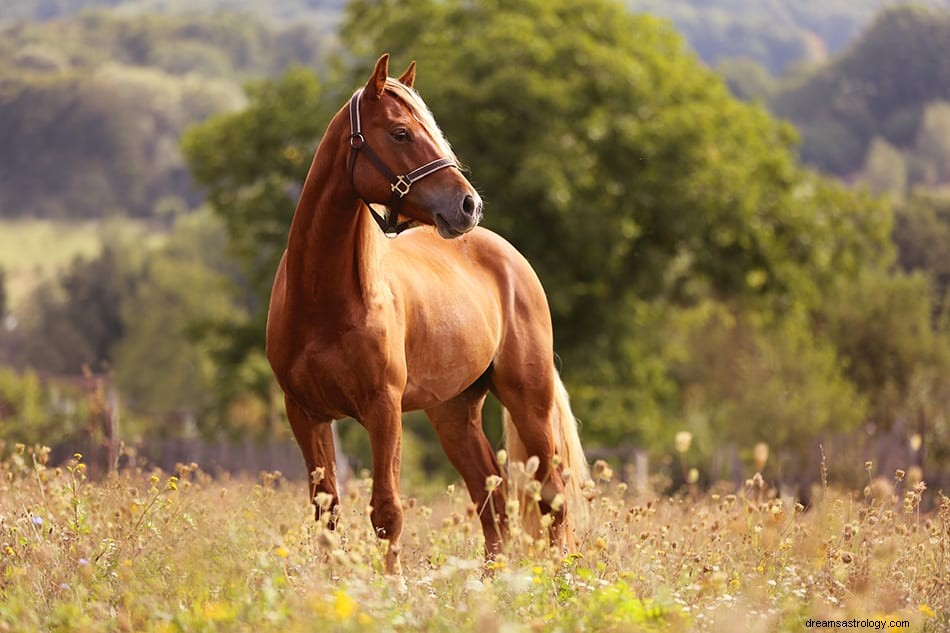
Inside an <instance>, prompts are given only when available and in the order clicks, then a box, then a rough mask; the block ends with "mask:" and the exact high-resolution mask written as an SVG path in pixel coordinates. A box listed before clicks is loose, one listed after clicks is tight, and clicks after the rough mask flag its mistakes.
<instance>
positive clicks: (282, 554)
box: [274, 545, 290, 558]
mask: <svg viewBox="0 0 950 633" xmlns="http://www.w3.org/2000/svg"><path fill="white" fill-rule="evenodd" d="M274 553H275V554H277V555H278V556H279V557H280V558H287V557H288V556H290V552H289V551H287V548H286V547H284V546H283V545H279V546H278V547H277V548H276V549H275V550H274Z"/></svg>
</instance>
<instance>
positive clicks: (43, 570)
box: [0, 447, 950, 633]
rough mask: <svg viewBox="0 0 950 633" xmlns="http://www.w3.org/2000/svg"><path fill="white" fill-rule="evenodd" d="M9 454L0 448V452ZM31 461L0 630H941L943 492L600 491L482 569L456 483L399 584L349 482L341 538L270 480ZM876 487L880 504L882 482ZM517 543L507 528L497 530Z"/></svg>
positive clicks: (2, 570)
mask: <svg viewBox="0 0 950 633" xmlns="http://www.w3.org/2000/svg"><path fill="white" fill-rule="evenodd" d="M7 452H9V451H7ZM45 460H46V454H45V452H44V451H43V450H42V449H33V450H31V449H28V448H23V447H19V448H18V449H17V450H15V451H14V452H13V454H12V455H11V456H9V457H8V458H6V459H5V460H4V461H2V462H0V631H22V630H44V631H46V630H48V631H60V630H61V631H66V630H80V631H115V630H119V631H126V630H127V631H132V630H134V631H219V630H220V631H230V630H237V631H245V630H254V631H266V630H280V631H298V630H299V631H312V630H334V631H349V630H352V631H364V630H372V631H390V630H393V631H420V630H425V631H453V633H458V632H461V631H479V632H484V631H500V630H505V631H521V630H524V631H556V630H560V631H580V630H586V631H629V630H647V631H721V630H743V631H803V630H808V629H807V627H806V625H805V621H806V620H807V619H808V618H822V619H831V618H834V619H850V618H856V619H867V618H877V619H885V620H907V621H909V623H910V626H909V627H906V628H901V629H897V630H915V631H920V630H927V631H937V630H947V627H948V626H950V500H948V499H946V498H944V497H942V496H940V497H935V498H934V500H935V501H936V508H937V509H936V510H934V511H933V512H932V513H929V514H925V513H923V512H921V510H920V509H921V507H922V505H921V500H922V498H923V497H924V496H925V495H929V494H931V493H930V492H929V491H926V489H925V485H924V484H923V483H922V482H918V483H916V484H913V483H912V482H911V483H909V482H907V481H904V480H899V479H896V480H895V481H894V482H893V483H890V482H888V484H881V483H877V484H875V485H874V486H873V487H872V486H869V488H868V490H867V491H865V493H864V494H858V495H848V494H844V493H831V492H826V493H825V495H824V498H823V499H822V500H821V501H820V503H818V504H817V505H816V507H815V508H813V509H812V510H809V511H808V512H803V511H802V510H801V508H800V507H799V508H796V507H793V506H792V505H791V504H790V503H789V502H786V501H782V500H780V499H776V498H773V497H772V495H771V494H770V492H769V491H768V490H767V489H766V488H765V487H764V485H763V484H762V482H761V478H753V479H752V480H750V481H749V482H748V484H747V485H746V487H745V488H744V489H743V490H741V491H738V493H737V494H721V495H717V494H708V495H699V494H698V493H697V494H696V495H687V496H681V497H676V498H665V497H660V496H655V495H649V494H643V495H633V494H632V493H631V492H630V491H628V490H626V489H625V487H624V486H623V485H622V484H613V483H610V482H607V481H604V480H603V479H604V478H606V477H607V476H609V474H610V473H609V469H604V468H600V469H597V468H595V473H599V474H600V475H601V476H602V480H601V481H599V482H598V485H597V488H596V490H592V491H591V492H592V494H591V496H592V500H591V510H592V517H593V526H592V527H591V529H590V530H589V531H588V532H587V533H586V534H585V535H583V537H582V538H581V539H580V552H579V553H577V554H575V555H572V556H568V557H563V556H562V555H561V554H559V553H556V552H551V551H549V550H548V549H547V548H545V547H544V546H543V543H541V544H538V543H535V542H532V541H531V539H529V538H527V537H526V536H524V535H522V536H520V537H519V538H517V539H514V541H515V542H513V543H512V545H511V548H510V550H509V552H508V553H507V555H506V556H504V557H501V558H500V559H498V560H496V561H494V562H493V563H491V564H489V565H486V564H485V563H483V561H482V557H481V551H482V550H481V547H482V546H481V536H480V533H479V530H478V528H477V525H476V521H475V520H474V518H473V516H474V514H473V512H474V510H473V508H470V507H469V503H468V498H467V495H466V494H465V492H464V490H463V489H461V487H460V486H450V487H449V489H448V490H447V491H445V492H444V493H442V494H440V495H438V498H435V499H427V500H425V501H424V502H420V501H417V500H414V499H406V500H405V510H406V530H405V535H404V541H403V566H404V570H405V575H404V577H403V578H402V579H393V578H390V577H386V576H384V575H383V574H382V573H381V571H380V570H381V566H382V555H383V552H384V547H385V545H384V544H383V543H381V542H379V541H378V540H377V539H376V538H375V537H374V536H373V535H372V531H371V527H370V524H369V520H368V510H367V508H366V506H367V503H368V499H369V487H370V482H369V481H368V480H365V479H363V480H359V481H354V482H352V483H351V485H350V486H349V489H348V491H347V493H346V494H345V498H344V500H343V504H344V509H343V513H342V516H341V517H340V526H339V527H338V529H337V530H336V531H335V532H329V531H327V530H326V529H324V527H323V526H322V525H320V524H316V523H314V522H313V521H312V516H313V515H312V513H311V511H310V509H309V507H308V506H307V505H306V504H305V500H304V497H305V495H304V494H303V491H302V486H301V485H298V484H296V483H293V484H288V482H286V481H285V480H283V479H282V478H281V477H280V476H279V474H268V475H262V477H261V478H260V479H259V480H258V481H251V480H228V479H214V480H213V479H211V478H210V477H208V476H207V475H205V474H203V473H202V472H201V471H200V470H197V468H196V467H194V466H189V467H181V468H180V469H179V472H178V473H176V474H175V475H169V474H167V473H162V472H154V473H148V472H142V471H127V472H121V473H119V474H117V475H114V476H112V477H110V478H108V479H106V480H104V481H101V482H94V483H93V482H90V481H87V480H86V477H85V467H84V464H82V462H81V461H80V460H79V459H76V460H73V461H72V462H71V463H70V464H68V465H67V466H65V467H62V468H55V469H54V468H47V467H46V466H45V465H44V462H45ZM895 490H896V491H897V492H896V493H895V492H894V491H895ZM516 532H517V530H516Z"/></svg>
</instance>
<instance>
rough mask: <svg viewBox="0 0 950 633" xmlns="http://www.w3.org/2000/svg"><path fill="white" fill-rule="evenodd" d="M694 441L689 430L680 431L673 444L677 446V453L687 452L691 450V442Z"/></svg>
mask: <svg viewBox="0 0 950 633" xmlns="http://www.w3.org/2000/svg"><path fill="white" fill-rule="evenodd" d="M692 443H693V434H692V433H690V432H689V431H680V432H679V433H677V434H676V437H675V438H674V439H673V444H674V445H675V446H676V452H677V453H680V454H682V453H685V452H686V451H688V450H689V446H690V444H692Z"/></svg>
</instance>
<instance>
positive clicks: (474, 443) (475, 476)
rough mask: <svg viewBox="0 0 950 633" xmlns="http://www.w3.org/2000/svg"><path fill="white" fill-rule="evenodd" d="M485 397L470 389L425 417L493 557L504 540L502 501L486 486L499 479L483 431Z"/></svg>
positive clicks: (481, 390) (482, 390) (484, 390)
mask: <svg viewBox="0 0 950 633" xmlns="http://www.w3.org/2000/svg"><path fill="white" fill-rule="evenodd" d="M487 393H488V389H487V387H485V386H482V385H481V384H476V385H473V386H471V387H469V388H468V390H466V391H464V392H462V393H461V394H459V395H458V396H456V397H455V398H453V399H452V400H448V401H446V402H443V403H442V404H439V405H437V406H435V407H432V408H430V409H426V415H428V416H429V419H430V420H431V421H432V424H433V426H435V430H436V433H438V435H439V442H440V443H441V444H442V449H443V450H444V451H445V454H446V455H447V456H448V458H449V461H451V462H452V465H453V466H455V469H456V470H458V471H459V474H460V475H462V479H463V480H464V481H465V486H466V487H467V488H468V493H469V495H470V496H471V498H472V501H473V502H474V503H475V507H476V508H477V511H478V515H479V519H480V520H481V523H482V532H483V533H484V534H485V552H486V554H487V555H488V556H494V555H495V554H497V553H498V552H500V551H501V545H502V540H503V539H504V537H505V536H506V534H505V525H506V524H505V500H504V496H503V493H502V488H501V487H500V486H499V487H498V488H497V489H495V490H494V491H492V492H489V491H487V490H486V486H485V480H486V479H487V478H488V477H489V475H496V476H499V477H500V476H501V469H500V468H499V467H498V462H497V461H496V459H495V453H494V451H492V448H491V446H490V445H489V443H488V438H486V437H485V432H484V431H483V430H482V405H483V404H484V403H485V396H486V395H487Z"/></svg>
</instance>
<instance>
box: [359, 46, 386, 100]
mask: <svg viewBox="0 0 950 633" xmlns="http://www.w3.org/2000/svg"><path fill="white" fill-rule="evenodd" d="M387 76H389V53H383V56H382V57H380V58H379V61H377V62H376V68H375V69H374V70H373V74H372V76H370V78H369V81H367V82H366V88H364V89H363V94H364V95H366V96H367V97H369V98H370V99H379V98H380V97H381V96H383V91H384V90H385V89H386V77H387Z"/></svg>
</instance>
